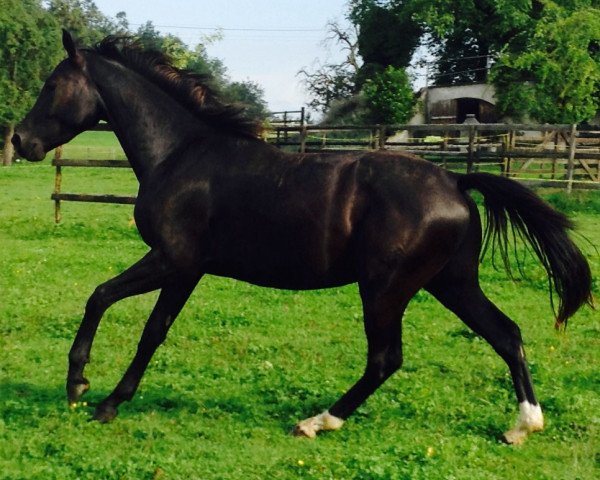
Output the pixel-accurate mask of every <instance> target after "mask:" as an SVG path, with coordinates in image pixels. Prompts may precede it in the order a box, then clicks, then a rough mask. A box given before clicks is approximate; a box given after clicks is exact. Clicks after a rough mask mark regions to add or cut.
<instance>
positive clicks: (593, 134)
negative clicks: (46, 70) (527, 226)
mask: <svg viewBox="0 0 600 480" xmlns="http://www.w3.org/2000/svg"><path fill="white" fill-rule="evenodd" d="M95 130H103V131H109V130H110V127H109V126H108V125H105V124H102V125H100V126H99V127H97V128H96V129H95ZM265 141H267V142H269V143H272V144H274V145H276V146H278V147H280V148H282V149H286V150H288V151H296V152H302V153H310V152H324V151H330V152H331V151H337V152H341V151H349V150H361V149H362V150H380V149H381V150H392V151H393V150H401V151H404V152H409V153H413V154H416V155H419V156H421V157H423V158H425V159H427V160H430V161H432V162H435V163H438V164H439V165H441V166H443V167H444V168H447V169H450V170H453V171H459V172H473V171H488V172H491V173H496V174H500V175H504V176H507V177H511V178H514V179H517V180H519V181H521V182H523V183H527V184H529V185H536V186H552V187H558V188H566V189H567V191H571V189H573V188H597V189H600V127H591V126H585V127H583V126H577V125H533V124H475V125H473V124H471V125H466V124H441V125H439V124H436V125H359V126H337V125H336V126H323V125H305V124H301V125H293V126H290V125H282V126H275V127H273V128H272V129H271V130H270V131H268V132H267V134H266V135H265ZM52 164H53V165H54V166H55V167H56V177H55V188H54V192H53V194H52V199H53V200H54V202H55V220H56V222H60V220H61V202H63V201H80V202H100V203H121V204H133V203H135V199H136V198H135V197H133V196H121V195H109V194H101V195H92V194H87V193H64V192H62V191H61V189H62V174H63V171H62V170H63V168H64V167H102V168H131V165H130V164H129V162H128V161H127V160H82V159H68V158H62V148H61V147H59V148H58V149H56V152H55V158H54V160H53V162H52Z"/></svg>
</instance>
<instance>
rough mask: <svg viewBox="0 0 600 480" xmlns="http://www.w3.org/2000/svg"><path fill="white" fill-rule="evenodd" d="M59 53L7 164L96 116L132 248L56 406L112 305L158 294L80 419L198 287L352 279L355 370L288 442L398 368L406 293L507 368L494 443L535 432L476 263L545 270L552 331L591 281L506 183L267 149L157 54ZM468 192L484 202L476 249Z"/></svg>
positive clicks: (511, 338)
mask: <svg viewBox="0 0 600 480" xmlns="http://www.w3.org/2000/svg"><path fill="white" fill-rule="evenodd" d="M63 44H64V47H65V49H66V51H67V53H68V58H67V59H65V60H64V61H62V62H61V63H60V64H59V65H58V66H57V67H56V69H55V70H54V72H53V73H52V75H51V76H50V77H49V78H48V80H47V81H46V83H45V85H44V88H43V90H42V92H41V94H40V96H39V98H38V100H37V102H36V104H35V106H34V107H33V109H32V110H31V111H30V112H29V113H28V114H27V116H26V117H25V119H24V120H23V122H22V123H21V124H20V125H19V126H18V127H17V129H16V134H15V136H14V138H13V140H12V141H13V143H14V145H15V146H16V148H17V150H18V152H19V153H20V154H21V155H22V156H24V157H25V158H27V159H29V160H32V161H36V160H41V159H43V158H44V156H45V154H46V152H48V151H49V150H50V149H52V148H54V147H56V146H57V145H61V144H63V143H65V142H68V141H69V140H70V139H71V138H73V137H74V136H75V135H77V134H78V133H80V132H82V131H84V130H86V129H89V128H90V127H92V126H94V125H95V124H97V123H98V122H99V121H100V120H101V119H103V120H107V121H108V122H109V123H110V125H111V126H112V128H113V129H114V132H115V134H116V135H117V137H118V139H119V141H120V143H121V145H122V146H123V148H124V150H125V153H126V154H127V157H128V158H129V161H130V162H131V165H132V167H133V170H134V172H135V175H136V176H137V178H138V180H139V183H140V188H139V194H138V199H137V203H136V205H135V220H136V224H137V226H138V228H139V231H140V234H141V236H142V238H143V240H144V241H145V242H146V243H147V244H148V246H149V247H150V251H149V253H148V254H147V255H146V256H145V257H143V258H142V259H141V260H140V261H139V262H137V263H136V264H134V265H133V266H132V267H131V268H129V269H127V270H126V271H124V272H123V273H121V274H120V275H118V276H117V277H115V278H113V279H112V280H109V281H108V282H106V283H104V284H102V285H100V286H99V287H98V288H97V289H96V290H95V291H94V293H93V294H92V295H91V297H90V299H89V301H88V302H87V305H86V309H85V314H84V317H83V321H82V323H81V326H80V328H79V331H78V332H77V336H76V338H75V341H74V343H73V347H72V349H71V351H70V353H69V371H68V376H67V393H68V398H69V401H70V402H76V401H78V400H79V398H80V397H81V395H82V394H84V393H85V392H86V391H87V390H88V388H89V382H88V380H87V379H86V378H85V377H84V366H85V364H86V363H87V362H88V361H89V354H90V349H91V346H92V340H93V338H94V335H95V333H96V329H97V328H98V324H99V322H100V319H101V317H102V315H103V313H104V312H105V311H106V309H107V308H108V307H109V306H110V305H112V304H113V303H115V302H117V301H119V300H121V299H123V298H125V297H130V296H132V295H139V294H142V293H146V292H150V291H153V290H158V289H160V296H159V298H158V301H157V303H156V306H155V307H154V310H153V311H152V313H151V315H150V318H149V319H148V322H147V324H146V327H145V328H144V332H143V334H142V337H141V340H140V342H139V346H138V349H137V352H136V354H135V357H134V359H133V361H132V363H131V365H130V366H129V368H128V370H127V372H126V373H125V375H124V376H123V378H122V380H121V381H120V382H119V383H118V385H117V386H116V388H115V389H114V391H113V392H112V393H111V394H110V395H109V396H108V397H106V398H105V399H104V400H103V401H102V402H101V403H100V404H99V405H98V406H97V408H96V411H95V415H94V417H95V418H96V419H97V420H99V421H102V422H105V421H109V420H111V419H113V418H114V417H115V416H116V415H117V407H118V406H119V404H121V403H122V402H123V401H125V400H130V399H131V398H132V397H133V395H134V393H135V391H136V389H137V387H138V384H139V382H140V380H141V377H142V375H143V373H144V371H145V369H146V367H147V366H148V363H149V361H150V358H151V356H152V354H153V353H154V351H155V350H156V348H157V347H158V346H159V345H160V344H161V342H163V340H164V339H165V337H166V335H167V331H168V329H169V327H170V326H171V325H172V324H173V321H174V320H175V318H176V317H177V314H178V313H179V311H180V310H181V308H182V307H183V305H184V304H185V302H186V300H187V299H188V297H189V295H190V294H191V292H192V290H193V289H194V288H195V286H196V284H197V283H198V282H199V280H200V278H201V277H202V276H203V275H204V274H212V275H220V276H226V277H232V278H236V279H240V280H244V281H247V282H251V283H254V284H256V285H262V286H266V287H274V288H285V289H298V290H304V289H316V288H328V287H336V286H340V285H345V284H349V283H353V282H358V285H359V290H360V296H361V299H362V303H363V311H364V325H365V331H366V336H367V340H368V353H367V365H366V369H365V372H364V374H363V376H362V377H361V378H360V380H358V382H357V383H356V384H355V385H354V386H353V387H352V388H350V390H349V391H348V392H347V393H346V394H345V395H343V396H342V397H341V398H340V399H339V400H338V401H337V402H336V403H335V404H334V405H332V406H331V408H329V410H327V411H325V412H323V413H321V414H319V415H317V416H315V417H311V418H309V419H307V420H304V421H302V422H300V423H299V424H298V425H297V426H296V433H298V434H301V435H306V436H309V437H313V436H315V435H316V433H317V432H318V431H320V430H332V429H337V428H339V427H341V426H342V424H343V422H344V420H345V419H346V418H348V417H349V416H350V415H351V414H352V412H354V411H355V410H356V408H357V407H358V406H359V405H361V404H362V403H363V402H364V401H365V400H366V399H367V397H368V396H369V395H371V394H372V393H373V392H374V391H375V390H376V389H377V388H378V387H379V386H380V385H381V384H382V383H383V382H384V381H385V380H386V379H387V378H388V377H389V376H390V375H391V374H393V373H394V372H395V371H396V370H397V369H398V368H399V367H400V366H401V364H402V341H401V321H402V315H403V313H404V310H405V308H406V306H407V304H408V302H409V301H410V299H411V297H412V296H413V295H414V294H415V293H416V292H417V291H418V290H420V289H422V288H424V289H426V290H427V291H429V292H431V294H433V295H434V296H435V298H437V299H438V300H439V301H440V302H441V303H442V304H443V305H444V306H445V307H447V308H448V309H449V310H451V311H452V312H454V313H455V314H456V315H458V316H459V317H460V318H461V319H462V320H463V321H464V322H465V323H466V324H467V325H468V326H469V327H471V328H472V329H473V330H474V331H475V332H476V333H478V334H479V335H481V336H482V337H483V338H484V339H485V340H487V341H488V342H489V343H490V345H491V346H492V347H493V348H494V349H495V350H496V352H497V353H498V354H499V355H500V356H501V357H502V358H503V359H504V360H505V362H506V363H507V364H508V367H509V369H510V372H511V374H512V378H513V382H514V387H515V391H516V396H517V400H518V402H519V406H520V415H519V419H518V422H517V424H516V426H515V427H514V428H513V429H512V430H510V431H509V432H507V433H506V434H505V438H506V440H507V441H508V442H511V443H519V442H521V441H523V440H524V439H525V437H526V436H527V434H528V433H529V432H533V431H536V430H541V429H542V427H543V417H542V412H541V409H540V406H539V404H538V402H537V400H536V397H535V395H534V391H533V386H532V382H531V377H530V374H529V371H528V367H527V364H526V361H525V354H524V351H523V347H522V340H521V335H520V331H519V328H518V327H517V325H516V324H515V323H514V322H512V321H511V320H510V319H509V318H508V317H507V316H506V315H504V314H503V313H502V312H501V311H500V310H499V309H498V308H497V307H496V306H495V305H494V304H492V302H490V301H489V300H488V299H487V298H486V296H485V295H484V294H483V292H482V291H481V289H480V287H479V281H478V263H479V256H480V253H481V251H482V243H483V244H484V245H488V244H489V245H492V248H493V249H496V250H497V251H499V252H500V253H501V255H502V258H503V259H504V260H505V261H506V260H507V250H508V249H509V248H510V243H511V242H510V240H511V239H512V236H513V235H515V234H516V235H517V236H521V237H522V238H524V239H525V240H526V241H527V242H528V243H529V244H530V245H532V247H533V250H534V251H535V253H536V254H537V256H538V257H539V259H540V261H541V263H542V264H543V266H544V267H545V269H546V270H547V272H548V278H549V281H550V284H551V286H552V287H553V289H554V290H555V291H556V293H557V296H558V298H559V305H558V314H557V322H558V323H559V324H560V323H563V322H564V321H565V320H567V318H568V317H569V316H571V315H572V314H573V313H575V311H576V310H577V309H578V308H579V307H580V306H581V305H582V304H583V303H585V302H586V301H589V300H590V285H591V275H590V270H589V266H588V264H587V262H586V260H585V259H584V257H583V256H582V254H581V252H580V251H579V250H578V248H577V247H576V246H575V245H574V243H573V242H572V241H571V240H570V239H569V237H568V236H567V232H568V230H569V229H570V228H571V227H572V225H571V223H570V221H569V220H568V219H567V218H566V217H565V216H563V215H562V214H560V213H558V212H556V211H555V210H553V209H552V208H550V207H549V206H548V205H546V204H545V203H543V202H542V201H541V200H540V199H539V198H538V197H537V196H536V195H534V194H533V193H532V192H530V191H529V190H528V189H526V188H525V187H523V186H521V185H519V184H518V183H516V182H514V181H511V180H508V179H506V178H502V177H498V176H492V175H487V174H479V173H475V174H469V175H458V174H454V173H451V172H448V171H445V170H443V169H441V168H438V167H437V166H435V165H433V164H432V163H429V162H427V161H424V160H422V159H419V158H417V157H415V156H412V155H408V154H404V153H389V152H383V151H379V152H357V153H340V154H312V155H308V154H307V155H305V154H286V153H283V152H281V151H280V150H278V149H276V148H275V147H272V146H270V145H268V144H267V143H265V142H263V141H261V140H260V139H259V138H257V132H256V128H255V126H254V124H253V123H251V122H248V121H247V120H244V119H243V117H242V116H241V115H240V111H239V110H238V109H236V108H233V107H230V106H227V105H225V104H223V103H221V102H220V101H219V99H218V97H217V96H216V95H215V94H214V93H213V92H212V91H211V89H210V88H208V87H207V86H206V79H204V78H203V77H200V76H198V75H194V74H191V73H189V72H184V71H181V70H178V69H177V68H175V67H173V65H172V64H171V63H170V62H169V60H168V59H167V58H166V57H165V56H163V55H162V54H160V53H158V52H150V51H145V50H143V49H141V48H139V47H138V46H136V44H135V42H132V41H131V40H128V39H123V38H114V37H109V38H107V39H105V40H104V41H103V42H101V43H100V44H99V45H98V46H96V47H95V48H88V49H77V48H76V46H75V44H74V42H73V40H72V38H71V36H70V35H69V34H68V33H67V32H64V33H63ZM469 189H476V190H478V191H480V192H481V193H482V194H483V196H484V198H485V211H486V214H487V229H486V233H485V234H484V235H483V241H482V229H481V223H480V218H479V213H478V210H477V208H476V206H475V204H474V202H473V201H472V200H471V198H470V197H469V196H468V195H467V194H466V192H467V190H469ZM511 225H512V227H511ZM511 228H512V230H511ZM511 232H512V233H511ZM515 232H516V233H515ZM484 250H485V249H484Z"/></svg>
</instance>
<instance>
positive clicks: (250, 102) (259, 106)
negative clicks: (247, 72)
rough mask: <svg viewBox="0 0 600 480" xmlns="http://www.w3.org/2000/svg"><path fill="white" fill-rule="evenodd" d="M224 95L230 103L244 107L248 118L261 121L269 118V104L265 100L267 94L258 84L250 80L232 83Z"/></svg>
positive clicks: (226, 88)
mask: <svg viewBox="0 0 600 480" xmlns="http://www.w3.org/2000/svg"><path fill="white" fill-rule="evenodd" d="M224 94H225V97H226V99H227V100H228V101H231V102H233V103H237V104H239V105H241V106H242V107H244V109H245V112H246V115H248V117H250V118H256V119H261V120H264V119H266V118H267V116H268V110H267V102H265V100H264V96H265V92H264V90H263V89H262V87H261V86H260V85H259V84H258V83H256V82H252V81H250V80H246V81H243V82H231V83H229V84H228V85H227V86H226V87H225V92H224Z"/></svg>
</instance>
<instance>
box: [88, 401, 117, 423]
mask: <svg viewBox="0 0 600 480" xmlns="http://www.w3.org/2000/svg"><path fill="white" fill-rule="evenodd" d="M117 413H118V411H117V409H116V408H115V407H113V406H110V405H103V404H102V403H101V404H100V405H98V406H97V407H96V411H95V412H94V416H93V417H92V419H93V420H96V421H97V422H100V423H108V422H111V421H112V420H114V419H115V417H116V416H117Z"/></svg>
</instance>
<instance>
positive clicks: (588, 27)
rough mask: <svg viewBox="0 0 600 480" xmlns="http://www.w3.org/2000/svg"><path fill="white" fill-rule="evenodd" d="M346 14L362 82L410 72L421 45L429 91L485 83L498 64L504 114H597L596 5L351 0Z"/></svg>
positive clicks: (572, 117)
mask: <svg viewBox="0 0 600 480" xmlns="http://www.w3.org/2000/svg"><path fill="white" fill-rule="evenodd" d="M350 12H351V13H350V18H351V19H352V21H353V22H354V23H355V24H356V25H357V26H358V28H359V30H360V32H361V33H360V35H359V52H360V53H361V54H362V55H363V58H364V60H365V65H364V67H363V68H362V75H363V77H364V78H363V79H362V81H364V80H365V79H366V78H374V77H375V76H376V75H377V74H378V73H379V72H380V71H381V69H382V68H385V67H386V66H388V65H392V66H394V67H406V66H408V64H409V62H410V61H411V58H414V52H415V47H416V46H418V45H421V46H425V47H427V49H428V52H429V53H430V54H432V55H433V57H434V61H433V64H432V65H430V69H429V80H430V83H433V84H438V85H452V84H458V83H464V82H469V83H470V82H483V81H487V80H488V75H489V71H490V66H491V64H492V63H493V60H496V62H497V63H496V65H495V67H493V73H492V79H493V82H494V84H495V86H496V92H497V96H498V99H499V107H500V110H501V112H502V113H504V114H510V115H512V116H513V117H521V116H523V115H529V116H530V117H532V118H534V119H536V120H539V121H548V122H571V121H584V120H590V119H591V118H593V117H594V115H595V114H596V112H597V110H598V108H599V103H598V102H599V97H600V95H599V86H600V83H599V79H598V75H599V73H598V68H599V67H598V65H599V64H600V62H599V60H600V59H599V50H600V40H599V36H600V26H599V18H600V15H599V13H600V0H452V1H450V0H352V1H351V2H350ZM394 36H396V37H394ZM391 37H394V38H391ZM400 39H401V40H400Z"/></svg>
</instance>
